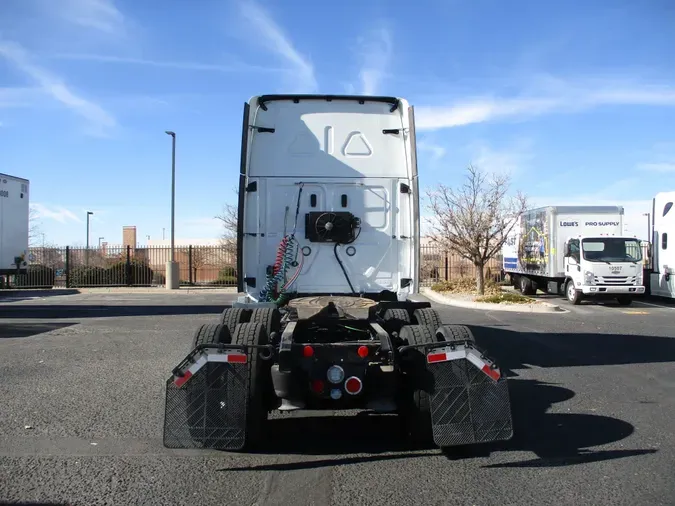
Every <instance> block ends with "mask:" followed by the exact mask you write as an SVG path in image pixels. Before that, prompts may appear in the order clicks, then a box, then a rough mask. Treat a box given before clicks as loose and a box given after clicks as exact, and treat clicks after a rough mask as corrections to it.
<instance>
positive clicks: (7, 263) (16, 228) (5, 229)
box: [0, 174, 30, 276]
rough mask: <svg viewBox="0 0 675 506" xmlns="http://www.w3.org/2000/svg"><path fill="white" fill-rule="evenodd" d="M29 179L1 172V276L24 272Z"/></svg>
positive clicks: (26, 250)
mask: <svg viewBox="0 0 675 506" xmlns="http://www.w3.org/2000/svg"><path fill="white" fill-rule="evenodd" d="M28 189H29V181H28V180H27V179H23V178H20V177H15V176H10V175H8V174H0V276H13V275H16V274H25V273H26V268H27V258H26V257H27V255H28V230H29V216H30V207H29V193H28Z"/></svg>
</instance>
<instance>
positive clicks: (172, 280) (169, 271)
mask: <svg viewBox="0 0 675 506" xmlns="http://www.w3.org/2000/svg"><path fill="white" fill-rule="evenodd" d="M165 133H166V134H167V135H170V136H171V138H172V143H171V256H170V260H169V261H168V262H167V263H166V289H167V290H177V289H178V288H179V287H180V269H179V266H178V263H177V262H176V256H175V250H176V244H175V228H174V226H175V223H176V133H175V132H171V131H170V130H167V131H166V132H165Z"/></svg>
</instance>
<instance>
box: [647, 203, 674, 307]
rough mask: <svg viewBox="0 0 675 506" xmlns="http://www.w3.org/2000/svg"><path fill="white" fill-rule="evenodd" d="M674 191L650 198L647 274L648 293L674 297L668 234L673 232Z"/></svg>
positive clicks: (672, 247) (672, 263) (672, 248)
mask: <svg viewBox="0 0 675 506" xmlns="http://www.w3.org/2000/svg"><path fill="white" fill-rule="evenodd" d="M673 202H675V192H661V193H657V194H656V196H655V197H654V198H653V199H652V244H651V259H650V260H651V261H650V268H649V269H648V271H647V273H646V275H647V276H649V283H648V286H649V292H650V295H655V296H657V297H667V298H669V299H674V298H675V246H674V245H673V244H671V245H670V248H669V245H668V236H669V235H670V233H671V232H675V210H674V209H673Z"/></svg>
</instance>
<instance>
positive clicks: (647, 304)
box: [633, 300, 675, 309]
mask: <svg viewBox="0 0 675 506" xmlns="http://www.w3.org/2000/svg"><path fill="white" fill-rule="evenodd" d="M633 304H642V305H643V306H651V307H659V308H661V309H675V307H671V306H659V305H658V304H651V303H649V302H642V301H641V300H639V301H638V300H634V301H633Z"/></svg>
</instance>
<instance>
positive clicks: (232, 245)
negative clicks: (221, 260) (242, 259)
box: [216, 189, 239, 255]
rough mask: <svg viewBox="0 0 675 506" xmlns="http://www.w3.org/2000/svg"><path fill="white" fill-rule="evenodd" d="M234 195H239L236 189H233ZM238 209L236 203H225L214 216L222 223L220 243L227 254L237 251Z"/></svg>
mask: <svg viewBox="0 0 675 506" xmlns="http://www.w3.org/2000/svg"><path fill="white" fill-rule="evenodd" d="M234 193H235V195H237V197H238V196H239V192H238V190H237V189H235V190H234ZM238 214H239V213H238V210H237V206H236V205H232V204H225V205H224V206H223V212H222V213H221V214H219V215H218V216H216V219H218V220H220V221H221V222H222V224H223V232H222V234H221V236H220V244H221V246H223V247H224V248H225V250H226V251H227V252H228V254H231V255H234V254H236V251H237V222H238Z"/></svg>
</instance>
